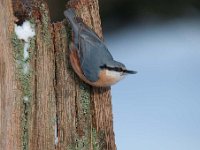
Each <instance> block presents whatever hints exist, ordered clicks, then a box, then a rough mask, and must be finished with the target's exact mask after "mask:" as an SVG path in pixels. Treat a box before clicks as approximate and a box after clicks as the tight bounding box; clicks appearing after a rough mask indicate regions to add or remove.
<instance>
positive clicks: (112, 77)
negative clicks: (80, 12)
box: [64, 8, 136, 87]
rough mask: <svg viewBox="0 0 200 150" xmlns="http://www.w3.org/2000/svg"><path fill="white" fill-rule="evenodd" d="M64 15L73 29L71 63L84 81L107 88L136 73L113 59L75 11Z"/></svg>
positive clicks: (68, 11)
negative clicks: (127, 75)
mask: <svg viewBox="0 0 200 150" xmlns="http://www.w3.org/2000/svg"><path fill="white" fill-rule="evenodd" d="M64 15H65V17H66V18H67V19H68V21H69V23H70V25H71V27H72V43H71V44H70V54H69V57H70V62H71V65H72V68H73V69H74V71H75V72H76V73H77V74H78V76H79V77H80V78H81V79H82V80H83V81H85V82H86V83H88V84H90V85H92V86H96V87H106V86H110V85H113V84H115V83H116V82H118V81H120V80H121V79H123V77H124V76H125V75H126V74H135V73H136V71H131V70H127V69H126V67H125V65H124V64H122V63H120V62H117V61H115V60H114V59H113V57H112V55H111V54H110V52H109V51H108V49H107V47H106V46H105V44H104V42H103V41H102V40H101V39H100V38H99V36H98V35H97V34H96V33H95V32H94V31H93V30H92V29H91V28H89V27H88V26H87V25H86V24H85V23H84V22H83V21H82V19H81V18H78V17H77V16H76V13H75V10H74V9H72V8H69V9H67V10H66V11H65V12H64Z"/></svg>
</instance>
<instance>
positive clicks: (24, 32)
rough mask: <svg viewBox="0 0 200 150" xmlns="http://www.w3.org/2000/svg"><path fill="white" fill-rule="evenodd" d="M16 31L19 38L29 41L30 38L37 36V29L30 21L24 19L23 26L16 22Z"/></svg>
mask: <svg viewBox="0 0 200 150" xmlns="http://www.w3.org/2000/svg"><path fill="white" fill-rule="evenodd" d="M15 33H16V35H17V37H18V39H21V40H24V41H25V42H29V40H30V38H32V37H34V36H35V29H34V27H33V26H32V25H31V23H30V22H29V21H27V20H26V21H24V23H23V24H22V25H21V26H18V25H16V24H15Z"/></svg>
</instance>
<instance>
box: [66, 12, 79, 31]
mask: <svg viewBox="0 0 200 150" xmlns="http://www.w3.org/2000/svg"><path fill="white" fill-rule="evenodd" d="M64 15H65V17H66V18H67V20H68V21H69V23H70V24H71V26H72V29H73V30H74V32H76V31H77V30H78V24H77V21H76V13H75V10H74V9H73V8H69V9H67V10H65V11H64Z"/></svg>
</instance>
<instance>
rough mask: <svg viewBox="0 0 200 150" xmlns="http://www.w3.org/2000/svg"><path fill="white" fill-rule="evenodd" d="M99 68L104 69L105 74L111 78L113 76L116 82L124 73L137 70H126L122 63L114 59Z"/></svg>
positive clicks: (134, 72) (132, 72)
mask: <svg viewBox="0 0 200 150" xmlns="http://www.w3.org/2000/svg"><path fill="white" fill-rule="evenodd" d="M100 68H101V69H103V70H106V74H107V75H108V76H110V77H111V78H115V80H116V82H118V81H120V80H122V79H123V78H124V77H125V75H128V74H136V73H137V71H132V70H127V69H126V67H125V65H124V64H122V63H120V62H117V61H114V60H113V61H111V62H109V63H107V64H104V65H103V66H101V67H100Z"/></svg>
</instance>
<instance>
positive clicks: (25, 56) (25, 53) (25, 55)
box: [24, 42, 30, 60]
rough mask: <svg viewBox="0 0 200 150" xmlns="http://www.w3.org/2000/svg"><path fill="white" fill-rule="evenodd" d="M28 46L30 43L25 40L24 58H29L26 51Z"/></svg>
mask: <svg viewBox="0 0 200 150" xmlns="http://www.w3.org/2000/svg"><path fill="white" fill-rule="evenodd" d="M29 47H30V44H29V43H28V42H25V44H24V60H27V59H28V58H29V52H28V49H29Z"/></svg>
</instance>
